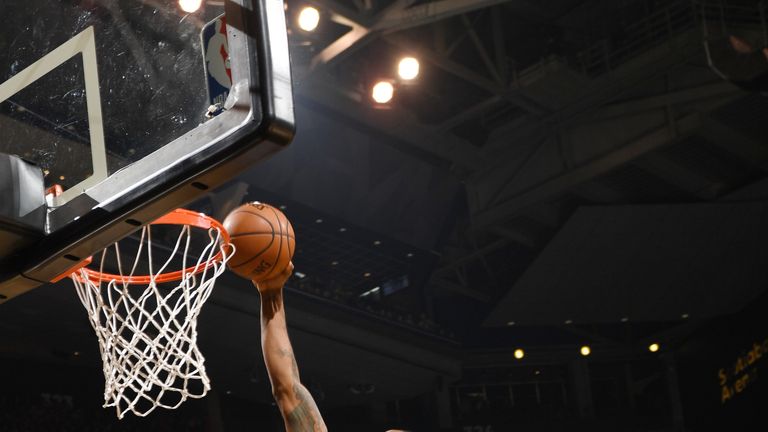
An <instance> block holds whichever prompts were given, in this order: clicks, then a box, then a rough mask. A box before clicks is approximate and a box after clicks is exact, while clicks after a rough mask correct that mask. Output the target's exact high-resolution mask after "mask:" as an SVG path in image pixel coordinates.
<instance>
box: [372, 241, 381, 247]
mask: <svg viewBox="0 0 768 432" xmlns="http://www.w3.org/2000/svg"><path fill="white" fill-rule="evenodd" d="M373 244H374V245H375V246H378V245H380V244H381V242H380V241H379V240H374V241H373Z"/></svg>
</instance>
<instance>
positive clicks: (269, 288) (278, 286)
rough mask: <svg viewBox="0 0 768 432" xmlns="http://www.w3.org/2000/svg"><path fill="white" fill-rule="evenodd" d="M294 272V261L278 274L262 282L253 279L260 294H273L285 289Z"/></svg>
mask: <svg viewBox="0 0 768 432" xmlns="http://www.w3.org/2000/svg"><path fill="white" fill-rule="evenodd" d="M292 274H293V262H289V263H288V266H287V267H286V268H285V270H283V271H282V272H281V273H280V274H278V275H277V276H275V277H273V278H270V279H267V280H263V281H261V282H256V281H252V282H253V284H254V285H255V286H256V288H257V289H258V290H259V293H260V294H271V293H274V292H279V291H281V290H282V289H283V286H284V285H285V282H286V281H287V280H288V278H290V277H291V275H292Z"/></svg>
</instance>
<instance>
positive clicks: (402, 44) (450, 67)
mask: <svg viewBox="0 0 768 432" xmlns="http://www.w3.org/2000/svg"><path fill="white" fill-rule="evenodd" d="M384 39H385V40H386V41H387V42H389V43H391V44H392V45H394V46H396V47H398V48H400V49H403V50H408V51H412V50H413V49H414V48H413V47H414V44H413V42H411V41H409V40H407V39H405V38H403V37H399V36H395V35H389V36H385V37H384ZM418 55H419V57H420V58H421V59H422V60H425V61H428V62H430V63H432V64H433V65H435V66H437V67H439V68H440V69H442V70H444V71H446V72H448V73H450V74H452V75H455V76H457V77H459V78H461V79H463V80H465V81H468V82H470V83H472V84H473V85H475V86H477V87H479V88H481V89H483V90H485V91H487V92H489V93H491V94H492V95H496V96H500V97H502V98H504V99H505V100H508V101H509V102H511V103H513V104H515V105H517V106H519V107H520V108H522V109H524V110H526V111H528V112H529V113H532V114H534V115H542V114H544V113H545V111H544V109H543V108H542V107H540V106H539V105H537V104H536V103H534V102H532V101H529V100H528V99H526V98H525V97H524V96H523V95H522V94H520V92H519V91H518V90H517V89H513V88H505V87H504V86H502V85H501V84H499V83H497V82H494V81H493V80H490V79H488V78H486V77H485V76H483V75H481V74H479V73H477V72H475V71H473V70H472V69H469V68H468V67H466V66H464V65H461V64H459V63H456V62H455V61H453V60H451V59H449V58H448V57H446V56H443V55H440V54H437V53H434V52H431V51H429V50H424V49H421V50H419V51H418Z"/></svg>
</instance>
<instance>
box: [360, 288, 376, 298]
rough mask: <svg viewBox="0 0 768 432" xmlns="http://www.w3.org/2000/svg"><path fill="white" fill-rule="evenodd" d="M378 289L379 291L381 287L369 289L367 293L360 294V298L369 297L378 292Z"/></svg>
mask: <svg viewBox="0 0 768 432" xmlns="http://www.w3.org/2000/svg"><path fill="white" fill-rule="evenodd" d="M380 289H381V287H378V286H377V287H373V288H371V289H369V290H368V291H366V292H364V293H362V294H360V297H367V296H369V295H371V294H374V293H377V292H379V290H380Z"/></svg>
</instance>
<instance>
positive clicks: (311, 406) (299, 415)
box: [285, 382, 328, 432]
mask: <svg viewBox="0 0 768 432" xmlns="http://www.w3.org/2000/svg"><path fill="white" fill-rule="evenodd" d="M293 392H294V394H295V395H296V399H298V400H299V404H298V405H296V408H294V409H293V411H291V412H290V413H288V414H287V415H286V416H285V422H286V425H287V426H288V430H289V431H290V432H327V431H328V429H327V428H326V427H325V422H323V418H322V417H321V416H320V410H318V409H317V404H315V401H314V399H312V395H311V394H309V391H308V390H307V389H306V388H305V387H304V386H303V385H301V384H300V383H298V382H297V383H296V385H294V387H293Z"/></svg>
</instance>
